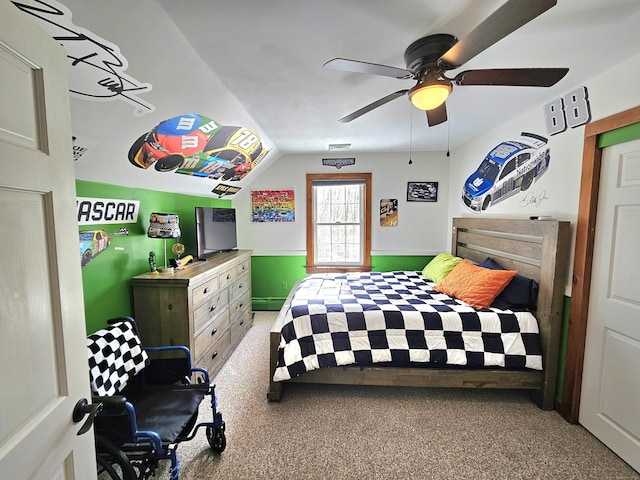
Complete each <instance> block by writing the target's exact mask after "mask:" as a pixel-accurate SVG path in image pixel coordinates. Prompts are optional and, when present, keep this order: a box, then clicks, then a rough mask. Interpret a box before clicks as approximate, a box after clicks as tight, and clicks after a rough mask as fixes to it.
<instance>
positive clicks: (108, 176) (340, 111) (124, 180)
mask: <svg viewBox="0 0 640 480" xmlns="http://www.w3.org/2000/svg"><path fill="white" fill-rule="evenodd" d="M30 1H31V2H33V0H30ZM59 1H60V2H61V3H62V4H64V5H65V6H67V7H68V8H69V10H70V11H71V12H72V14H73V20H74V22H75V24H77V25H80V26H82V27H83V28H85V29H87V30H89V31H91V32H94V33H95V34H97V35H100V36H101V37H102V38H105V39H107V40H109V41H110V42H112V43H114V44H116V45H117V46H118V47H119V48H120V51H121V52H122V54H123V55H124V56H126V57H127V60H128V63H129V67H128V70H127V73H128V74H129V75H131V76H133V77H135V78H136V79H138V80H140V81H142V82H148V83H150V84H152V85H153V90H152V91H151V92H150V93H147V94H144V95H141V97H144V98H145V100H146V101H148V102H149V103H151V104H153V105H154V106H155V108H156V110H155V111H154V112H153V113H150V114H148V115H145V116H142V117H136V118H134V117H133V116H132V115H131V107H130V106H126V105H119V106H118V107H115V106H112V105H110V106H109V105H106V104H104V103H98V102H87V101H86V100H75V99H74V100H72V121H73V129H74V134H75V135H78V136H80V137H83V138H85V137H86V138H88V139H89V140H90V141H91V142H92V143H93V144H94V147H93V149H92V151H90V152H89V153H88V154H87V155H86V158H84V159H83V160H82V161H78V162H77V168H76V172H77V175H78V177H79V178H82V179H86V180H96V181H101V182H107V183H117V184H123V185H140V186H143V185H144V186H149V182H150V181H151V179H156V181H157V182H159V183H158V187H157V188H164V189H167V190H175V191H181V192H185V193H193V194H196V195H199V194H208V193H209V192H210V190H211V188H213V184H211V183H207V184H206V185H204V186H202V185H203V183H202V182H203V179H194V178H176V177H186V176H184V175H173V174H172V175H168V174H166V173H164V174H163V173H159V172H151V171H150V170H152V169H149V170H147V171H138V170H139V169H138V170H136V169H135V168H134V167H132V166H130V165H128V162H125V164H127V166H126V167H124V166H123V167H122V168H117V169H116V168H114V167H113V162H115V161H116V160H115V159H116V158H117V159H118V160H117V161H118V162H120V161H122V160H121V159H122V158H126V152H127V151H128V148H129V146H131V144H132V143H133V141H134V140H135V139H136V138H138V136H139V135H141V134H142V133H144V132H146V131H148V130H150V129H151V128H152V127H154V126H155V125H157V124H158V123H159V122H160V121H162V120H164V119H166V118H170V117H173V116H176V115H180V114H183V113H191V112H193V113H201V114H203V115H207V116H209V117H211V118H214V119H216V120H217V121H219V122H221V123H223V124H227V125H229V124H230V125H244V126H248V127H251V128H253V129H255V130H256V131H258V132H259V133H260V134H261V135H262V136H263V140H264V143H265V145H266V146H267V147H268V148H270V149H271V151H272V153H270V154H269V155H268V157H271V158H270V160H271V161H273V160H275V159H277V158H278V157H279V156H280V155H282V154H295V153H305V154H307V153H318V154H323V155H327V154H328V152H327V148H328V145H329V144H330V143H350V144H352V149H351V152H350V153H358V152H392V151H408V150H409V140H410V137H411V140H412V145H411V148H412V149H413V150H414V151H446V150H447V148H452V149H453V148H455V146H456V145H459V144H462V143H464V142H466V141H468V140H470V139H472V138H474V137H477V136H479V135H481V134H483V133H485V132H488V131H489V130H491V129H493V128H495V127H497V126H498V125H500V124H501V123H503V122H505V121H506V120H509V119H511V118H513V117H515V116H517V115H519V114H520V113H523V112H526V111H528V110H531V109H532V108H536V107H538V106H541V105H543V104H544V103H546V102H547V101H549V100H551V99H553V98H555V97H558V96H561V95H563V94H564V93H567V92H568V91H570V90H573V89H574V88H575V87H576V86H579V85H581V84H582V83H583V82H585V81H586V80H588V79H590V78H592V77H594V76H596V75H598V74H599V73H601V72H603V71H605V70H607V69H609V68H610V67H612V66H614V65H616V64H619V63H621V62H623V61H624V60H626V59H628V58H630V57H632V56H635V55H637V54H638V53H640V38H639V34H638V31H639V27H640V1H638V0H608V1H606V2H605V1H602V0H559V1H558V5H556V6H555V7H553V8H551V9H550V10H549V11H547V12H545V13H543V14H542V15H541V16H539V17H538V18H536V19H534V20H533V21H531V22H529V23H528V24H527V25H525V26H524V27H522V28H520V29H518V30H517V31H515V32H514V33H512V34H510V35H509V36H507V37H506V38H504V39H502V40H501V41H499V42H498V43H496V44H495V45H493V46H491V47H490V48H489V49H487V50H485V51H484V52H482V53H480V54H479V55H477V56H476V57H475V58H473V59H472V60H470V61H469V62H468V63H467V64H465V65H463V67H462V68H460V69H458V70H453V71H450V72H449V74H450V75H449V76H454V75H455V74H456V73H458V72H459V71H461V70H468V69H473V68H516V67H568V68H569V69H570V70H569V73H568V75H567V76H566V77H565V78H564V79H562V80H561V81H560V82H559V83H558V84H557V85H556V86H554V87H551V88H530V87H486V86H483V87H471V86H465V87H454V91H453V93H452V95H451V97H450V98H449V100H448V101H447V106H448V115H449V121H448V122H447V123H444V124H442V125H439V126H436V127H427V125H426V120H425V116H424V112H421V111H419V110H417V109H414V108H413V107H411V106H410V103H409V101H408V98H407V97H406V96H405V97H401V98H398V99H396V100H394V101H393V102H391V103H388V104H386V105H384V106H382V107H380V108H378V109H376V110H375V111H372V112H370V113H368V114H366V115H364V116H362V117H360V118H358V119H356V120H354V121H352V122H351V123H347V124H340V123H338V122H337V120H338V119H339V118H341V117H343V116H344V115H346V114H349V113H351V112H353V111H354V110H357V109H359V108H361V107H363V106H365V105H367V104H368V103H370V102H372V101H374V100H377V99H378V98H380V97H383V96H385V95H387V94H389V93H392V92H394V91H397V90H401V89H406V88H410V87H411V86H412V85H413V83H412V81H411V80H398V79H394V78H387V77H380V76H374V75H364V74H355V73H346V72H340V71H336V70H329V69H325V68H323V64H324V63H325V62H327V61H328V60H330V59H332V58H334V57H344V58H350V59H356V60H363V61H368V62H373V63H379V64H385V65H391V66H396V67H401V68H404V67H405V65H404V63H403V53H404V50H405V48H406V47H407V46H408V45H409V44H410V43H411V42H412V41H414V40H416V39H418V38H420V37H422V36H424V35H427V34H433V33H450V34H453V35H456V36H457V37H458V38H462V37H463V36H464V35H465V34H467V33H468V32H469V31H471V30H472V29H473V28H474V27H476V26H477V25H478V24H479V23H480V22H481V21H482V20H483V19H484V18H486V17H487V16H488V15H490V14H491V13H492V12H493V11H495V10H496V9H497V8H498V7H499V6H500V5H501V4H503V3H504V1H503V0H396V1H394V2H391V1H389V0H322V1H311V0H268V1H266V0H236V1H228V0H215V1H214V0H189V1H187V0H137V1H136V2H133V3H132V2H130V1H128V0H111V1H109V2H103V1H102V2H101V1H98V0H59ZM524 1H525V2H526V1H533V0H524ZM541 114H542V110H541ZM411 125H413V127H412V128H411ZM334 156H336V155H334ZM337 156H344V153H340V154H338V155H337ZM105 159H113V162H111V160H109V161H105ZM267 163H268V162H265V166H266V164H267ZM169 179H171V181H170V182H168V181H167V180H169ZM205 180H206V179H205ZM160 183H162V185H160Z"/></svg>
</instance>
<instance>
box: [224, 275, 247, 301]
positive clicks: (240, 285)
mask: <svg viewBox="0 0 640 480" xmlns="http://www.w3.org/2000/svg"><path fill="white" fill-rule="evenodd" d="M246 292H249V294H251V275H248V274H247V275H243V276H242V277H240V278H238V279H237V280H236V281H235V282H233V283H232V284H231V286H229V298H230V299H232V301H233V299H235V298H238V297H239V296H241V295H244V294H245V293H246Z"/></svg>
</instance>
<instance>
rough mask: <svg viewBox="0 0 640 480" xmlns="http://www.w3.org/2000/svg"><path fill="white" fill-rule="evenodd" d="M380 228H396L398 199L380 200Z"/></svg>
mask: <svg viewBox="0 0 640 480" xmlns="http://www.w3.org/2000/svg"><path fill="white" fill-rule="evenodd" d="M380 226H381V227H397V226H398V199H397V198H383V199H382V200H380Z"/></svg>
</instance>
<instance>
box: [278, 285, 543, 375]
mask: <svg viewBox="0 0 640 480" xmlns="http://www.w3.org/2000/svg"><path fill="white" fill-rule="evenodd" d="M433 286H434V284H433V283H431V282H427V281H426V280H425V279H424V277H423V276H422V275H421V274H420V272H383V273H379V272H371V273H355V274H351V273H350V274H315V275H311V276H309V277H307V278H306V279H305V280H303V281H302V282H301V284H300V286H299V289H298V290H297V291H296V294H295V296H294V298H293V300H292V302H291V308H290V315H288V317H287V320H285V324H284V325H283V328H282V335H281V339H280V346H279V350H278V363H277V366H276V370H275V373H274V376H273V380H274V381H276V382H278V381H283V380H289V379H291V378H293V377H296V376H297V375H299V374H301V373H304V372H307V371H311V370H315V369H318V368H323V367H335V366H339V365H352V364H357V365H372V364H384V365H395V366H409V365H412V366H415V365H416V364H423V365H425V366H426V364H429V365H430V366H439V367H442V366H445V365H451V366H464V367H505V368H511V369H524V368H528V369H534V370H541V369H542V354H541V346H540V337H539V331H538V322H537V321H536V319H535V317H534V316H533V314H531V313H530V312H528V311H521V312H515V311H511V310H498V309H495V308H490V309H485V310H478V309H475V308H473V307H471V306H469V305H468V304H466V303H464V302H463V301H461V300H458V299H455V298H451V297H449V296H447V295H445V294H442V293H440V292H437V291H435V290H433Z"/></svg>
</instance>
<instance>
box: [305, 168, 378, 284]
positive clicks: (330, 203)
mask: <svg viewBox="0 0 640 480" xmlns="http://www.w3.org/2000/svg"><path fill="white" fill-rule="evenodd" d="M370 269H371V174H370V173H350V174H349V173H347V174H339V173H338V174H308V175H307V272H308V273H314V272H328V271H368V270H370Z"/></svg>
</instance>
